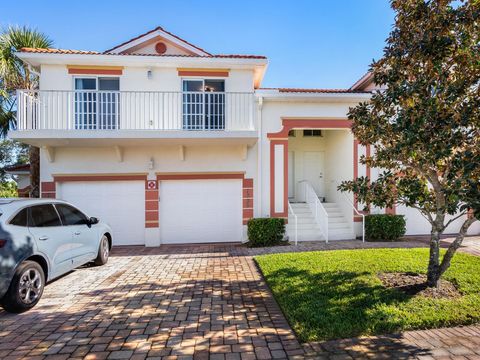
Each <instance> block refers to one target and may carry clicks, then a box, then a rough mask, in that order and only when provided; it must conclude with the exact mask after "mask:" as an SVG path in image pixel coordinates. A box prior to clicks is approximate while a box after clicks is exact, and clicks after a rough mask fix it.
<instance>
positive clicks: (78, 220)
mask: <svg viewBox="0 0 480 360" xmlns="http://www.w3.org/2000/svg"><path fill="white" fill-rule="evenodd" d="M55 207H56V208H57V210H58V213H59V214H60V218H61V219H62V223H63V225H84V224H86V223H87V220H88V218H87V217H86V216H85V215H84V214H83V213H82V212H81V211H80V210H78V209H76V208H74V207H73V206H70V205H65V204H55Z"/></svg>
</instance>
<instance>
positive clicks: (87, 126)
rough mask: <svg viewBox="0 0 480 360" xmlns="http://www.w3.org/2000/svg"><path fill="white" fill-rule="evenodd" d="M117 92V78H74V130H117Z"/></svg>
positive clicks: (118, 84)
mask: <svg viewBox="0 0 480 360" xmlns="http://www.w3.org/2000/svg"><path fill="white" fill-rule="evenodd" d="M119 90H120V80H119V78H113V77H104V78H102V77H99V78H93V77H88V78H75V129H81V130H93V129H101V130H110V129H118V128H119V103H120V93H119Z"/></svg>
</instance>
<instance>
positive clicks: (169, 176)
mask: <svg viewBox="0 0 480 360" xmlns="http://www.w3.org/2000/svg"><path fill="white" fill-rule="evenodd" d="M244 176H245V174H244V173H243V172H237V173H158V174H157V180H210V179H212V180H213V179H243V178H244Z"/></svg>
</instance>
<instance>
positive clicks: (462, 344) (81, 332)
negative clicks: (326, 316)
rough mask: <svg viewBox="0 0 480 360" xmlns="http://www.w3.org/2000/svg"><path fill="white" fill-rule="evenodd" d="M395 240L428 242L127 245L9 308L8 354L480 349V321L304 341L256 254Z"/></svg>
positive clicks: (464, 352)
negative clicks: (36, 298)
mask: <svg viewBox="0 0 480 360" xmlns="http://www.w3.org/2000/svg"><path fill="white" fill-rule="evenodd" d="M386 246H387V247H406V246H408V247H415V246H416V247H418V246H425V242H423V241H422V240H418V241H416V240H411V241H408V242H400V243H388V244H380V245H379V244H378V243H365V244H362V243H361V242H358V241H342V242H332V243H330V244H328V245H326V244H324V243H307V244H301V245H299V246H298V247H294V246H283V247H275V248H268V249H248V248H245V247H243V246H240V245H198V246H162V247H160V248H144V247H135V246H131V247H118V248H115V249H114V251H113V254H112V257H111V258H110V261H109V263H108V264H107V265H106V266H102V267H88V266H85V267H83V268H80V269H77V270H75V271H73V272H72V273H70V274H68V275H66V276H64V277H62V278H60V279H58V280H56V281H54V282H53V283H51V284H49V285H48V286H47V287H46V289H45V293H44V296H43V298H42V300H41V301H40V303H39V304H38V305H37V306H36V307H35V308H34V309H32V310H31V311H29V312H27V313H24V314H20V315H13V314H8V313H6V312H4V311H3V310H0V359H10V358H22V357H24V358H29V359H43V358H48V359H68V358H76V359H82V358H83V359H129V358H132V359H144V358H165V359H222V360H228V359H240V360H244V359H272V358H275V359H282V358H305V357H307V358H310V357H311V358H332V359H336V358H350V357H366V356H370V357H374V358H376V357H377V356H378V357H380V356H386V357H389V358H392V357H396V356H397V355H398V357H399V358H400V357H403V358H409V357H420V356H423V357H425V358H432V357H433V358H442V357H445V356H446V357H447V358H456V357H458V358H465V359H474V358H478V356H480V353H479V352H478V349H480V328H478V327H475V326H472V327H464V328H456V329H439V330H431V331H430V332H420V331H417V332H407V333H404V334H401V335H395V336H391V337H387V336H383V337H368V338H361V339H347V340H341V341H331V342H325V343H312V344H304V345H300V344H299V343H298V342H297V340H296V338H295V336H294V334H293V332H292V330H291V329H290V327H289V325H288V323H287V322H286V320H285V318H284V316H283V314H282V312H281V311H280V310H279V308H278V306H277V304H276V302H275V300H274V299H273V297H272V295H271V293H270V292H269V290H268V288H267V286H266V284H265V283H264V281H263V279H262V277H261V275H260V273H259V271H258V269H257V267H256V266H255V264H254V262H253V259H252V255H256V254H261V253H273V252H287V251H310V250H326V249H338V248H352V249H353V248H370V247H386Z"/></svg>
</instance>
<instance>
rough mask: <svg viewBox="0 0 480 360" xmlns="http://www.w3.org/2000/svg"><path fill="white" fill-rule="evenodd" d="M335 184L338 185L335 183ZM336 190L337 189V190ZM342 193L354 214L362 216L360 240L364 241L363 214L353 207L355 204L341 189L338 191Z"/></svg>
mask: <svg viewBox="0 0 480 360" xmlns="http://www.w3.org/2000/svg"><path fill="white" fill-rule="evenodd" d="M337 185H340V184H338V183H337ZM337 192H338V191H337ZM340 193H341V194H342V196H343V198H344V199H345V200H346V202H347V204H348V205H350V207H351V208H352V209H353V211H354V212H355V214H357V215H360V216H361V217H362V242H365V214H363V213H361V212H360V211H358V209H357V208H356V207H355V205H354V204H353V203H352V202H351V201H350V199H349V198H348V196H347V195H345V194H344V193H343V192H342V191H340Z"/></svg>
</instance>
